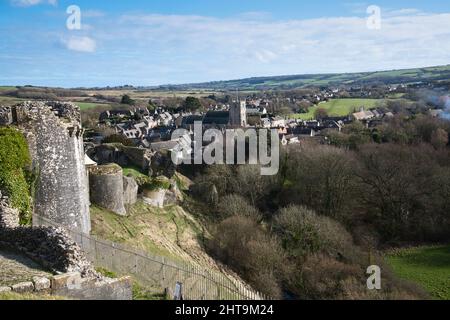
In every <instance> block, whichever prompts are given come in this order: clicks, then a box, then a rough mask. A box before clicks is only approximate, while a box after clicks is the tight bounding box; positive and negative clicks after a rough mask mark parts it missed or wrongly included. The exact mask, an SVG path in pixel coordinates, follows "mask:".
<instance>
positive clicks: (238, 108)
mask: <svg viewBox="0 0 450 320" xmlns="http://www.w3.org/2000/svg"><path fill="white" fill-rule="evenodd" d="M230 125H231V126H233V127H246V126H247V107H246V101H245V100H244V101H241V100H240V99H238V101H237V102H236V103H233V105H232V106H231V107H230Z"/></svg>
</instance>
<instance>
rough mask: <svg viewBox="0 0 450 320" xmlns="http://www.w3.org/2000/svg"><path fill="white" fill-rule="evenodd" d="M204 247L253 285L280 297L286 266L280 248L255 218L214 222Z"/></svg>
mask: <svg viewBox="0 0 450 320" xmlns="http://www.w3.org/2000/svg"><path fill="white" fill-rule="evenodd" d="M207 248H208V250H209V251H210V252H211V253H212V254H213V255H215V256H216V257H217V258H219V259H220V260H221V261H222V262H224V263H226V264H227V265H229V266H230V267H232V268H234V269H235V270H236V271H237V272H239V274H240V275H241V276H242V277H243V278H244V279H245V280H247V281H248V282H249V283H250V284H251V285H252V286H253V287H254V288H255V289H257V290H259V291H261V292H263V293H265V294H267V295H269V296H271V297H273V298H279V297H281V283H282V281H283V279H284V274H285V269H286V261H285V259H284V253H283V249H282V248H281V246H280V245H279V243H278V241H276V239H275V238H273V237H271V236H270V235H268V234H267V233H266V232H264V231H263V230H262V229H261V227H260V226H259V225H258V224H257V223H256V222H254V221H252V220H250V219H248V218H245V217H239V216H233V217H230V218H228V219H225V220H224V221H222V222H221V223H220V224H218V225H217V227H216V229H215V231H214V232H213V239H212V240H211V241H209V242H208V243H207Z"/></svg>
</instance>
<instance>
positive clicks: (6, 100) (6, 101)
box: [0, 96, 25, 106]
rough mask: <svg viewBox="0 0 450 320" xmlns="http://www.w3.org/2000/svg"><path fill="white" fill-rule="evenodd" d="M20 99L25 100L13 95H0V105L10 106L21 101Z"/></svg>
mask: <svg viewBox="0 0 450 320" xmlns="http://www.w3.org/2000/svg"><path fill="white" fill-rule="evenodd" d="M22 101H25V99H19V98H15V97H7V96H0V105H4V106H12V105H15V104H18V103H21V102H22Z"/></svg>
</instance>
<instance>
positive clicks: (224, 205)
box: [217, 194, 261, 221]
mask: <svg viewBox="0 0 450 320" xmlns="http://www.w3.org/2000/svg"><path fill="white" fill-rule="evenodd" d="M217 211H218V213H219V216H220V218H221V219H226V218H229V217H232V216H241V217H246V218H249V219H251V220H252V221H260V220H261V214H260V212H259V210H258V209H257V208H255V207H253V206H252V205H250V204H249V203H248V201H247V200H246V199H245V198H244V197H242V196H239V195H236V194H232V195H229V196H225V197H223V198H222V199H221V200H220V202H219V204H218V206H217Z"/></svg>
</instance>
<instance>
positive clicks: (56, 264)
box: [0, 191, 100, 279]
mask: <svg viewBox="0 0 450 320" xmlns="http://www.w3.org/2000/svg"><path fill="white" fill-rule="evenodd" d="M0 248H5V249H11V250H14V251H18V252H21V253H22V254H24V255H25V256H27V257H28V258H30V259H32V260H33V261H35V262H36V263H38V264H39V265H41V266H43V267H45V268H47V269H48V270H50V271H52V272H55V273H57V272H79V273H80V274H81V275H82V276H83V277H87V278H93V279H98V278H100V276H99V275H98V274H97V272H95V270H94V267H93V266H92V264H91V263H90V262H89V261H88V260H87V258H86V257H85V255H84V253H83V252H82V250H81V248H80V247H79V246H78V245H77V244H76V243H75V242H74V241H73V240H72V238H71V237H70V236H69V235H68V234H67V233H66V231H64V230H63V229H61V228H55V227H22V226H19V212H18V211H17V210H15V209H13V208H11V206H10V204H9V201H8V198H7V197H6V196H2V195H1V191H0Z"/></svg>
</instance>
